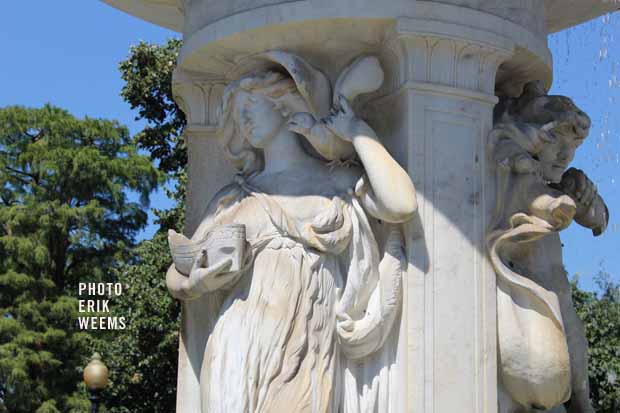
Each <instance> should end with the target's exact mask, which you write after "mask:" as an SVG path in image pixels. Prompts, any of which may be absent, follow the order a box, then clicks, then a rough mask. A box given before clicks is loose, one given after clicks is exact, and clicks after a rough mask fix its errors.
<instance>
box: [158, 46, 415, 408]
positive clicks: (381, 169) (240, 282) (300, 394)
mask: <svg viewBox="0 0 620 413" xmlns="http://www.w3.org/2000/svg"><path fill="white" fill-rule="evenodd" d="M267 58H268V59H269V60H271V61H273V62H275V63H277V64H278V65H279V66H281V67H280V69H282V67H283V68H284V69H285V70H286V72H287V73H286V74H283V73H281V72H276V71H262V72H258V73H253V74H251V75H248V76H244V77H243V78H241V79H240V80H238V81H236V82H233V83H232V84H231V85H229V86H228V87H227V88H226V90H225V92H224V96H223V99H222V101H223V103H222V109H221V114H220V129H221V136H220V139H221V143H222V145H223V148H224V151H225V153H226V155H227V156H228V158H229V159H230V160H231V162H233V164H234V165H235V167H236V168H237V170H238V172H239V173H238V175H237V176H236V177H235V181H234V182H233V183H232V184H230V185H229V186H227V187H225V188H223V189H222V190H221V191H220V192H219V193H218V194H217V195H216V196H215V198H214V199H213V200H212V201H211V202H210V203H209V206H208V208H207V210H206V212H205V215H204V218H203V220H202V223H201V224H200V226H199V227H198V229H197V230H196V232H195V233H194V235H193V236H192V242H200V241H201V240H203V239H205V238H206V236H207V234H208V233H209V232H210V231H212V230H213V229H214V228H217V227H221V226H222V225H226V224H232V223H235V224H243V225H245V231H246V237H247V248H246V254H245V258H244V264H243V265H241V266H240V268H239V270H237V271H231V270H230V268H231V265H232V262H231V260H224V261H221V262H207V261H208V258H207V259H205V255H204V253H201V254H199V255H198V256H197V257H196V258H195V259H194V262H193V265H192V268H191V270H190V271H189V274H184V273H183V272H182V271H181V270H180V269H179V268H178V267H177V266H175V265H174V264H173V265H172V266H171V267H170V269H169V271H168V274H167V285H168V288H169V290H170V292H171V293H172V294H173V295H174V296H175V297H176V298H178V299H180V300H183V301H184V302H186V303H187V304H192V305H196V304H197V305H201V306H205V307H208V308H209V315H208V317H207V316H205V317H203V318H204V319H202V320H197V321H196V322H194V323H193V325H192V326H191V328H190V330H192V329H193V330H194V331H193V333H195V335H197V336H199V337H201V339H198V340H195V341H194V343H195V345H194V346H193V347H194V352H195V353H200V352H202V354H200V357H198V358H199V359H200V364H201V365H200V367H197V366H196V364H197V363H196V356H195V354H194V356H192V355H189V359H190V360H194V362H193V366H192V368H193V369H194V370H199V385H200V393H201V398H200V399H201V401H200V406H197V407H196V409H195V410H194V411H199V410H200V409H201V410H200V411H202V412H203V413H206V412H209V413H231V412H235V413H236V412H240V413H241V412H265V413H269V412H274V413H275V412H285V411H286V412H289V411H290V412H301V413H303V412H317V413H322V412H350V413H357V412H362V411H364V412H389V411H391V409H392V407H391V406H392V403H393V400H391V399H390V393H389V388H390V384H391V381H392V380H393V377H392V376H393V374H394V373H393V371H392V370H393V365H394V363H395V358H394V357H395V340H394V339H393V338H390V336H391V335H392V336H393V326H394V324H395V320H396V319H397V318H398V315H399V311H400V303H401V277H402V273H403V271H405V267H406V259H405V256H404V252H403V248H402V244H403V241H402V235H401V231H400V226H399V225H398V224H399V223H402V222H405V221H407V220H409V219H410V218H411V217H412V215H413V214H414V212H415V210H416V199H415V190H414V187H413V184H412V182H411V180H410V178H409V176H408V175H407V173H406V172H405V171H404V170H403V169H402V168H401V167H400V166H399V165H398V164H397V163H396V162H395V161H394V159H392V157H391V156H390V155H389V153H388V152H387V150H386V149H385V148H384V147H383V145H382V144H381V143H380V141H379V140H378V138H377V136H376V134H375V133H374V131H373V130H372V129H371V128H370V127H369V126H368V125H367V124H366V123H365V122H364V121H362V120H361V119H359V118H358V117H357V116H356V115H355V114H354V112H353V110H352V109H351V106H350V104H349V102H348V101H347V99H346V98H345V97H343V96H338V97H337V99H336V101H335V102H334V104H333V105H332V108H331V112H330V113H329V114H327V116H325V117H323V118H319V116H321V115H322V114H321V113H320V112H321V109H317V105H316V103H317V101H316V99H315V98H316V97H317V96H319V97H321V96H330V93H329V91H327V93H325V92H326V91H325V90H314V91H312V90H311V89H310V88H309V85H313V86H314V87H319V88H322V87H328V86H329V84H328V83H327V82H326V81H325V80H324V77H322V74H320V72H318V71H317V70H316V69H314V68H312V67H311V66H309V65H308V64H307V63H306V62H304V61H303V60H301V59H299V58H298V57H295V56H292V55H289V54H286V53H283V52H277V51H276V52H270V53H268V54H267ZM317 79H318V80H317ZM321 79H322V81H321ZM317 82H318V83H317ZM317 85H318V86H317ZM320 105H321V103H319V106H320ZM323 106H325V105H323ZM325 112H326V111H325ZM307 113H310V114H311V115H308V114H307ZM302 114H304V115H302ZM325 114H326V113H325ZM295 115H297V116H295ZM294 119H304V125H300V124H298V123H297V122H296V121H295V120H294ZM309 123H310V124H309ZM317 127H320V128H322V129H324V131H323V133H316V131H317ZM309 129H312V130H314V131H315V133H312V134H311V133H308V134H307V136H306V137H302V136H301V135H300V134H299V133H298V132H301V133H303V131H306V130H309ZM327 132H328V133H327ZM313 136H319V138H320V139H321V141H320V142H313ZM326 136H327V137H329V136H333V139H338V140H339V142H338V144H337V145H329V147H330V148H331V151H332V153H347V154H350V153H351V151H350V149H351V148H353V149H354V151H355V154H356V155H357V158H358V159H359V162H360V163H361V165H362V167H358V166H350V167H343V166H336V165H335V164H333V163H332V164H331V165H328V163H327V162H326V160H325V159H320V158H319V157H317V156H311V155H310V154H309V153H308V151H307V150H306V149H304V147H303V145H302V143H301V140H302V139H307V140H308V143H309V144H310V145H313V146H314V147H315V149H316V151H317V152H318V153H325V151H324V150H322V149H324V148H325V145H326V142H327V141H326ZM334 148H344V151H341V152H338V150H334ZM207 318H208V319H207ZM198 329H200V331H197V330H198ZM187 333H188V334H191V333H192V331H187Z"/></svg>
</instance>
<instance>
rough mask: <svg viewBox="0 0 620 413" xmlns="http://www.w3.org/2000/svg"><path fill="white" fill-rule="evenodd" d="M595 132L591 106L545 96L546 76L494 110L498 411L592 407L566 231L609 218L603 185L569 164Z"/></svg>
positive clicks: (491, 240)
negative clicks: (566, 258) (565, 259)
mask: <svg viewBox="0 0 620 413" xmlns="http://www.w3.org/2000/svg"><path fill="white" fill-rule="evenodd" d="M589 128H590V119H589V117H588V116H587V115H586V114H585V113H584V112H582V111H581V110H580V109H579V108H578V107H577V106H576V105H575V104H574V103H573V102H572V101H571V100H570V99H569V98H566V97H563V96H548V95H547V94H546V92H545V90H544V87H543V86H542V84H541V83H540V82H531V83H529V84H527V85H526V86H525V89H524V92H523V94H522V95H521V96H520V97H519V98H509V99H502V100H501V101H500V103H499V104H498V106H497V107H496V109H495V126H494V129H493V130H492V132H491V135H490V143H491V145H492V153H493V157H494V159H495V161H496V164H497V197H498V198H497V200H498V201H497V208H496V218H495V221H494V225H493V230H492V232H491V233H490V234H489V236H488V247H489V254H490V259H491V262H492V265H493V267H494V269H495V272H496V274H497V317H498V376H499V386H500V409H499V411H500V412H501V413H513V412H515V413H516V412H533V411H547V410H550V409H554V410H553V411H554V412H555V411H557V412H559V411H565V410H564V409H565V408H566V409H567V411H568V412H570V413H578V412H579V413H590V412H594V410H593V408H592V405H591V403H590V401H589V388H588V375H587V342H586V338H585V334H584V329H583V326H582V323H581V321H580V320H579V319H578V317H577V314H576V313H575V309H574V307H573V303H572V300H571V292H570V284H569V281H568V279H567V274H566V271H565V269H564V266H563V264H562V244H561V242H560V237H559V232H560V231H561V230H563V229H565V228H566V227H567V226H568V225H570V224H571V222H572V221H573V220H574V221H575V222H577V223H578V224H580V225H582V226H584V227H587V228H590V229H592V231H593V233H594V235H599V234H601V233H602V232H603V231H604V230H605V228H606V226H607V222H608V220H609V214H608V211H607V207H606V206H605V203H604V202H603V200H602V199H601V197H600V196H599V195H598V194H597V190H596V186H595V185H594V184H593V183H592V182H591V181H590V179H588V177H587V176H586V175H585V173H584V172H583V171H581V170H578V169H575V168H570V169H568V170H567V168H568V166H569V164H570V162H571V161H572V160H573V157H574V154H575V150H576V149H577V148H578V147H579V145H581V143H582V142H583V141H584V139H585V138H586V137H587V135H588V131H589ZM563 405H564V406H565V407H563Z"/></svg>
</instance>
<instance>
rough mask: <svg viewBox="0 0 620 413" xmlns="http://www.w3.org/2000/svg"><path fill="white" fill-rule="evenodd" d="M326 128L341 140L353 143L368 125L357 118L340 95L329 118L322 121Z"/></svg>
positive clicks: (349, 105)
mask: <svg viewBox="0 0 620 413" xmlns="http://www.w3.org/2000/svg"><path fill="white" fill-rule="evenodd" d="M321 122H323V123H324V124H325V126H326V127H327V128H328V129H329V130H330V131H331V132H332V133H334V134H335V135H337V136H338V137H339V138H340V139H343V140H345V141H348V142H351V141H353V138H355V137H356V136H357V135H358V134H359V133H360V132H361V131H362V130H363V129H364V128H369V126H368V125H366V123H365V122H364V121H363V120H361V119H360V118H358V117H357V115H356V114H355V112H353V108H351V104H350V103H349V102H348V101H347V98H345V97H344V96H342V95H338V98H337V99H336V102H334V106H333V107H332V109H331V111H330V112H329V116H327V117H325V118H323V119H322V120H321Z"/></svg>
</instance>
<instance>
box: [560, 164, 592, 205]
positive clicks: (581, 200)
mask: <svg viewBox="0 0 620 413" xmlns="http://www.w3.org/2000/svg"><path fill="white" fill-rule="evenodd" d="M560 187H561V189H562V191H563V192H564V193H565V194H567V195H569V196H570V197H571V198H573V199H574V200H575V202H576V203H577V204H578V207H580V209H582V208H589V207H590V205H592V201H594V199H595V198H596V196H597V195H598V189H597V188H596V185H595V184H594V182H592V181H591V180H590V178H588V177H587V176H586V174H585V173H584V172H583V171H582V170H581V169H577V168H570V169H568V170H567V171H566V172H565V173H564V175H563V176H562V181H561V182H560Z"/></svg>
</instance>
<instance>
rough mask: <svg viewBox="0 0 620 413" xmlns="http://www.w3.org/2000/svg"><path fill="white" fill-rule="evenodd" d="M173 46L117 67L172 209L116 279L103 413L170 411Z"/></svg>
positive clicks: (178, 119) (177, 125) (179, 206)
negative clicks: (117, 327)
mask: <svg viewBox="0 0 620 413" xmlns="http://www.w3.org/2000/svg"><path fill="white" fill-rule="evenodd" d="M180 45H181V43H180V41H179V40H175V39H172V40H169V41H168V42H167V43H166V44H164V45H162V46H159V45H153V44H148V43H144V42H141V43H140V44H138V45H137V46H135V47H132V48H131V50H130V54H129V57H128V58H127V60H125V61H123V62H121V64H120V65H119V68H120V71H121V76H122V78H123V79H124V80H125V82H126V83H125V86H124V88H123V91H122V93H121V94H122V96H123V98H124V99H125V100H126V101H127V102H128V103H129V104H130V105H131V107H132V109H136V110H137V111H138V117H137V119H138V120H146V121H147V126H146V127H145V128H144V130H142V131H141V132H139V133H138V134H137V135H136V142H137V145H138V146H139V147H140V148H141V149H144V150H146V151H148V152H149V153H150V155H151V158H152V159H153V161H154V162H155V163H156V164H157V165H158V168H159V169H160V170H161V171H162V172H164V173H166V174H167V177H168V179H169V182H171V183H173V184H174V189H173V190H170V191H168V190H167V193H168V197H169V198H171V199H173V200H174V201H175V206H174V207H173V208H171V209H170V210H155V211H154V213H155V215H156V216H157V224H158V225H159V226H160V229H159V231H158V232H157V233H156V234H155V236H154V237H153V239H151V240H145V241H143V242H142V243H141V244H140V245H139V246H138V247H137V248H136V249H135V251H134V253H133V255H132V257H131V259H128V260H126V262H125V264H124V265H122V266H121V267H120V268H118V270H117V271H116V274H117V277H118V279H119V280H120V281H121V282H122V283H123V284H124V285H125V286H126V290H125V291H124V294H123V295H122V296H121V297H118V298H117V299H116V300H115V301H114V304H113V311H114V312H115V313H116V315H117V316H119V317H122V316H125V317H128V323H127V329H126V330H123V331H118V332H117V334H116V337H115V339H114V340H112V341H110V342H108V343H106V344H105V346H104V348H102V349H101V350H100V352H101V353H102V354H103V355H104V356H105V362H106V364H107V365H108V366H109V368H110V379H111V382H112V385H111V386H110V388H109V390H108V391H107V397H106V407H107V408H108V409H109V410H110V412H113V413H129V412H131V413H168V412H172V411H174V409H175V405H176V372H177V360H178V347H179V316H180V305H179V303H178V302H177V301H176V300H174V299H173V298H172V297H171V296H170V295H169V294H168V291H167V289H166V281H165V278H166V270H167V269H168V267H169V266H170V264H171V263H172V258H171V256H170V250H169V248H168V242H167V230H168V229H176V230H177V231H179V232H180V231H182V229H183V216H184V205H185V188H186V175H185V166H186V162H187V151H186V149H185V144H184V141H183V138H182V136H181V133H182V130H183V127H184V126H185V117H184V115H183V112H181V110H180V109H179V108H178V106H177V105H176V103H175V102H174V100H173V98H172V88H171V83H172V71H173V70H174V67H175V65H176V58H177V54H178V50H179V48H180Z"/></svg>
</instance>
